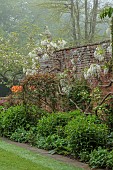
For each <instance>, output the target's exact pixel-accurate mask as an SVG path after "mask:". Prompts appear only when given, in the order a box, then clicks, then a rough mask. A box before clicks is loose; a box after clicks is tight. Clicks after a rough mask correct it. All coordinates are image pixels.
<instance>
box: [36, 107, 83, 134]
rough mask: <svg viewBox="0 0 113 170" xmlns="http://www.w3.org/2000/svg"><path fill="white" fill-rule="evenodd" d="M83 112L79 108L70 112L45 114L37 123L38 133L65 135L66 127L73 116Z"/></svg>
mask: <svg viewBox="0 0 113 170" xmlns="http://www.w3.org/2000/svg"><path fill="white" fill-rule="evenodd" d="M80 114H83V113H81V112H80V111H79V110H76V111H73V112H69V113H52V114H50V115H48V116H43V117H42V118H41V119H40V120H39V122H38V125H37V130H38V135H40V136H44V137H47V136H48V135H52V134H55V133H56V134H58V135H59V136H64V127H65V125H66V124H67V123H68V121H70V120H71V119H72V118H75V117H76V116H77V115H80Z"/></svg>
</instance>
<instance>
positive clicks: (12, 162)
mask: <svg viewBox="0 0 113 170" xmlns="http://www.w3.org/2000/svg"><path fill="white" fill-rule="evenodd" d="M0 170H83V169H82V168H76V167H74V166H71V165H69V164H66V163H62V162H60V161H56V160H54V159H52V158H48V157H46V156H42V155H40V154H38V153H33V152H31V151H29V150H27V149H23V148H21V147H17V146H15V145H12V144H8V143H7V142H4V141H0Z"/></svg>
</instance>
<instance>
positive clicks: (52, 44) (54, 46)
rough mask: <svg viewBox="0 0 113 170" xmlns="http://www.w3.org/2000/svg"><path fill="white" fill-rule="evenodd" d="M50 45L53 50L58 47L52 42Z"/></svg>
mask: <svg viewBox="0 0 113 170" xmlns="http://www.w3.org/2000/svg"><path fill="white" fill-rule="evenodd" d="M50 45H51V46H52V47H53V48H57V47H58V46H57V44H56V43H54V42H50Z"/></svg>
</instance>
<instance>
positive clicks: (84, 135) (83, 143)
mask: <svg viewBox="0 0 113 170" xmlns="http://www.w3.org/2000/svg"><path fill="white" fill-rule="evenodd" d="M65 134H66V135H67V140H68V145H69V147H70V149H71V152H72V154H74V155H75V156H78V155H79V154H80V152H82V151H84V150H85V151H88V152H91V151H92V150H93V149H95V148H98V147H99V146H106V142H107V135H108V127H107V126H106V125H105V124H99V123H98V119H97V118H96V116H87V117H86V116H77V117H76V118H75V119H73V120H72V121H70V122H68V125H67V126H66V128H65Z"/></svg>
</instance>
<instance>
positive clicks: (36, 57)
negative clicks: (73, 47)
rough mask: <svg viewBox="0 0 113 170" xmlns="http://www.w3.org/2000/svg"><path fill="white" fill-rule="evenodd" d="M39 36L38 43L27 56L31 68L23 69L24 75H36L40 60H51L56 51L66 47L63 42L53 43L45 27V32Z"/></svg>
mask: <svg viewBox="0 0 113 170" xmlns="http://www.w3.org/2000/svg"><path fill="white" fill-rule="evenodd" d="M40 36H42V39H41V41H40V43H39V44H38V45H37V47H36V48H35V49H34V50H33V51H31V52H30V53H29V54H28V56H29V58H30V59H31V62H32V66H31V68H24V73H25V72H26V75H33V74H34V73H37V72H38V69H39V67H40V60H41V61H42V60H43V61H48V60H49V59H50V60H52V59H53V56H54V52H55V51H56V50H60V49H63V48H64V47H65V45H66V41H64V40H57V41H53V40H52V36H51V33H50V31H49V29H48V27H47V26H46V28H45V32H44V33H43V34H41V35H40Z"/></svg>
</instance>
